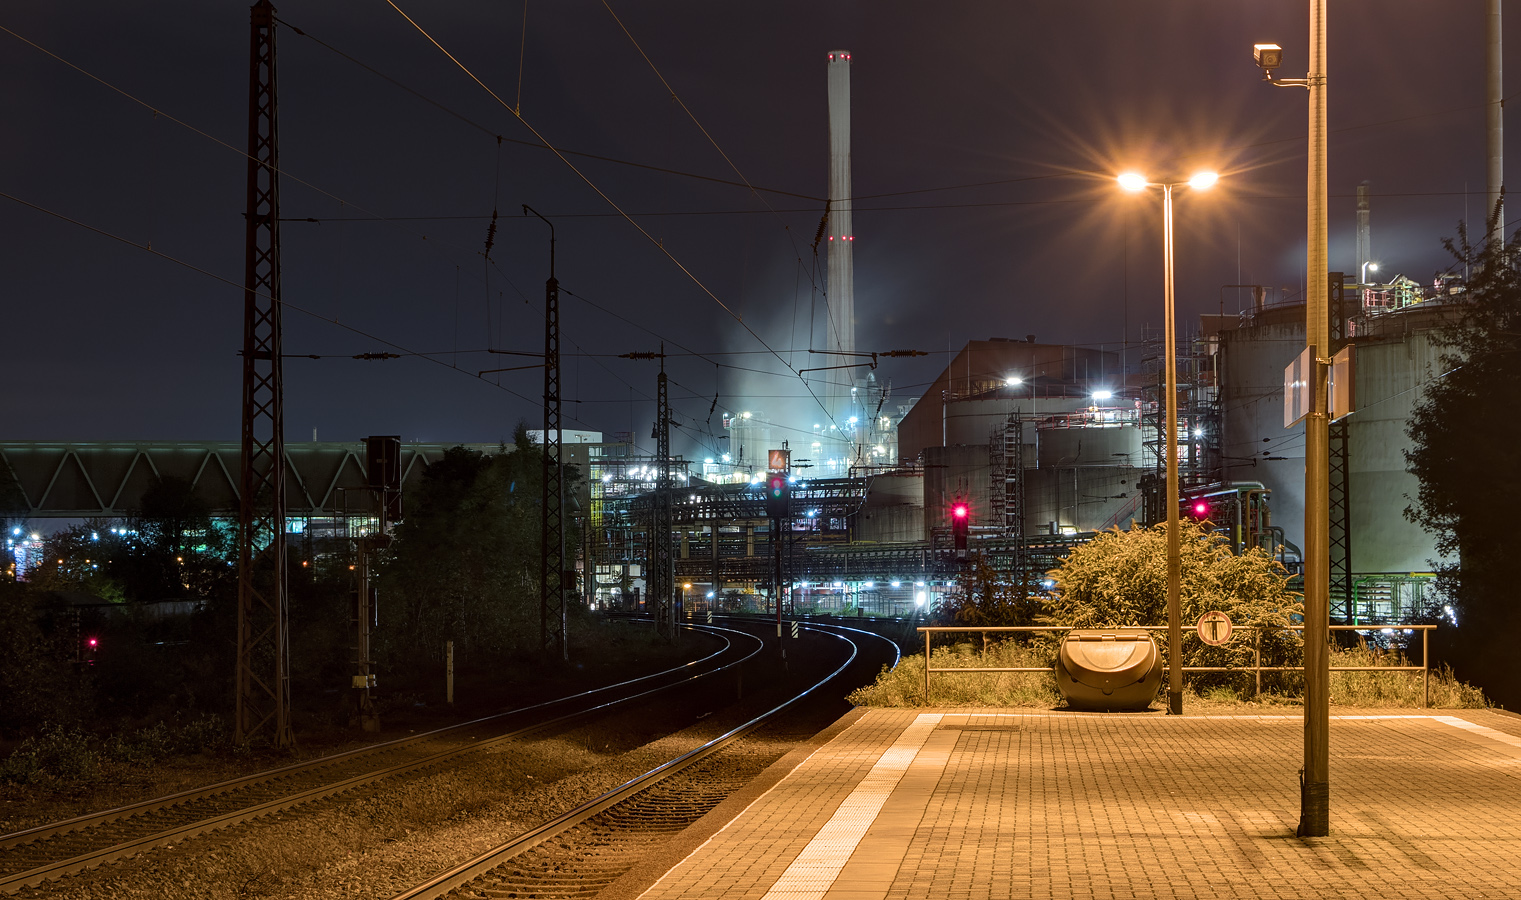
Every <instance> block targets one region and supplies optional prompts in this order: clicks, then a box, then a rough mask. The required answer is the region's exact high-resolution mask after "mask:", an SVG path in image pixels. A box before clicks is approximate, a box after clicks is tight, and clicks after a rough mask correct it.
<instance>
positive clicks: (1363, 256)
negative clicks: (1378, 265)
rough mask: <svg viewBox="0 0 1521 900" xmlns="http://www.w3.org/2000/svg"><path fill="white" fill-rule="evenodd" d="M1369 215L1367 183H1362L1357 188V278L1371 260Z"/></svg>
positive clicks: (1371, 232)
mask: <svg viewBox="0 0 1521 900" xmlns="http://www.w3.org/2000/svg"><path fill="white" fill-rule="evenodd" d="M1369 215H1370V213H1369V209H1368V182H1366V181H1364V182H1363V183H1362V184H1360V185H1358V186H1357V275H1358V277H1359V278H1361V277H1362V276H1363V273H1364V272H1366V271H1368V269H1367V265H1368V262H1369V261H1370V260H1372V259H1373V228H1372V225H1371V224H1370V223H1369V221H1368V219H1369Z"/></svg>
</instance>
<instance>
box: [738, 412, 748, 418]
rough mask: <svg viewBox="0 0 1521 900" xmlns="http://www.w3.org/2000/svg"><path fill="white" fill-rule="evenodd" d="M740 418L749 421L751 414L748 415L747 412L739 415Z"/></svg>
mask: <svg viewBox="0 0 1521 900" xmlns="http://www.w3.org/2000/svg"><path fill="white" fill-rule="evenodd" d="M739 416H740V418H742V419H748V418H750V414H749V413H747V412H745V413H740V414H739Z"/></svg>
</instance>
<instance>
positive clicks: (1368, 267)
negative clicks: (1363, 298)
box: [1357, 261, 1378, 284]
mask: <svg viewBox="0 0 1521 900" xmlns="http://www.w3.org/2000/svg"><path fill="white" fill-rule="evenodd" d="M1377 271H1378V263H1376V262H1372V261H1369V262H1365V263H1363V269H1362V274H1361V275H1360V276H1359V277H1358V279H1357V283H1358V284H1367V283H1368V273H1369V272H1377Z"/></svg>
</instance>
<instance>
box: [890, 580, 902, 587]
mask: <svg viewBox="0 0 1521 900" xmlns="http://www.w3.org/2000/svg"><path fill="white" fill-rule="evenodd" d="M902 584H903V582H901V581H894V582H893V583H892V585H893V587H898V586H900V585H902Z"/></svg>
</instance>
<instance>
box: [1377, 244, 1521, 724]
mask: <svg viewBox="0 0 1521 900" xmlns="http://www.w3.org/2000/svg"><path fill="white" fill-rule="evenodd" d="M1495 224H1496V223H1495V218H1494V216H1491V217H1490V222H1489V227H1490V228H1491V229H1493V228H1494V227H1495ZM1518 241H1521V235H1518V236H1517V237H1514V238H1512V239H1511V240H1510V242H1509V243H1505V244H1501V243H1491V242H1488V241H1485V242H1483V243H1481V244H1479V245H1474V244H1471V243H1470V242H1469V238H1468V234H1467V232H1466V230H1465V229H1464V228H1463V227H1462V226H1461V225H1460V226H1459V228H1458V238H1457V240H1456V241H1454V240H1452V239H1448V240H1444V241H1443V245H1444V246H1446V248H1447V249H1448V250H1449V251H1450V252H1451V253H1452V254H1453V255H1454V256H1455V257H1456V258H1457V259H1458V260H1459V261H1460V262H1463V263H1464V264H1466V265H1467V266H1468V269H1469V271H1470V272H1471V273H1472V275H1471V278H1470V280H1469V283H1468V291H1467V294H1466V299H1464V300H1463V302H1461V303H1457V304H1454V305H1453V318H1452V319H1450V320H1449V321H1448V322H1447V323H1446V324H1444V325H1443V326H1442V327H1441V328H1440V329H1439V330H1438V332H1437V333H1436V335H1435V337H1434V343H1436V345H1437V346H1438V347H1440V348H1441V349H1442V353H1441V355H1440V356H1439V357H1438V360H1437V365H1436V367H1435V371H1433V372H1431V373H1430V374H1431V378H1430V380H1428V381H1427V382H1426V384H1425V385H1424V391H1423V396H1422V398H1421V400H1420V402H1419V403H1418V404H1417V405H1416V408H1415V411H1414V413H1412V415H1411V417H1410V421H1409V423H1408V425H1407V427H1406V432H1407V433H1408V434H1409V436H1410V439H1411V447H1410V449H1408V450H1406V451H1405V461H1406V463H1407V464H1408V466H1409V471H1410V472H1411V473H1412V474H1413V475H1415V476H1416V478H1417V479H1419V482H1420V487H1419V490H1418V492H1417V495H1416V497H1415V498H1414V501H1413V502H1412V503H1411V505H1410V506H1409V507H1407V508H1406V509H1405V515H1406V517H1408V518H1409V519H1410V520H1411V521H1413V522H1415V523H1417V524H1419V525H1421V526H1422V527H1423V528H1425V529H1426V530H1427V531H1428V532H1430V533H1431V534H1432V535H1433V536H1434V537H1435V538H1436V545H1437V551H1438V552H1439V553H1440V554H1442V556H1443V557H1444V558H1443V559H1440V560H1434V561H1433V566H1434V567H1435V568H1436V571H1437V572H1438V575H1439V587H1440V589H1441V590H1442V592H1443V593H1444V594H1445V595H1446V596H1447V597H1448V598H1449V599H1450V601H1451V605H1452V606H1453V607H1454V612H1455V619H1456V624H1457V627H1456V628H1455V629H1441V630H1438V631H1437V633H1436V638H1437V643H1438V648H1437V649H1438V652H1440V653H1441V655H1442V656H1443V657H1445V658H1446V661H1447V662H1449V663H1450V664H1451V665H1452V667H1453V669H1454V671H1455V672H1456V673H1457V674H1458V676H1459V677H1460V678H1463V679H1465V680H1469V681H1472V682H1474V683H1476V684H1478V685H1480V686H1482V687H1483V688H1484V690H1485V692H1486V693H1487V694H1489V696H1490V697H1492V698H1494V699H1496V700H1498V701H1500V702H1501V703H1515V702H1521V674H1518V673H1517V672H1516V670H1515V664H1514V659H1515V650H1514V647H1515V640H1516V638H1517V636H1518V628H1521V604H1518V603H1517V602H1516V600H1515V596H1514V581H1515V574H1514V573H1515V561H1516V558H1517V557H1516V555H1515V552H1516V548H1517V541H1516V536H1515V510H1516V509H1518V508H1521V471H1518V470H1517V466H1516V462H1517V453H1518V450H1521V418H1518V417H1517V416H1513V415H1510V413H1509V411H1508V408H1507V407H1508V404H1507V402H1506V401H1507V400H1508V399H1509V398H1511V397H1514V396H1515V395H1516V393H1517V392H1518V391H1521V272H1518V270H1517V260H1518V252H1521V245H1518Z"/></svg>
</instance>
